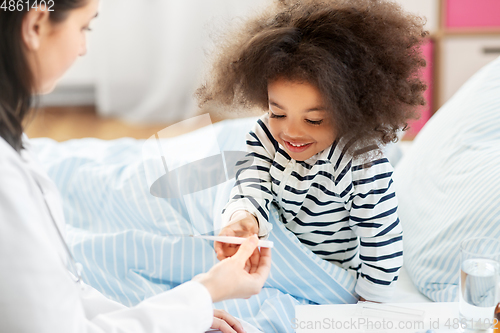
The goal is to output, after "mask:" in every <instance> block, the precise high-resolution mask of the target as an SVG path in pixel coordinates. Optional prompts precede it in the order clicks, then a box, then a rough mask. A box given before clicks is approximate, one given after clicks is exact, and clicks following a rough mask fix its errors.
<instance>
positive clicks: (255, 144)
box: [222, 114, 278, 237]
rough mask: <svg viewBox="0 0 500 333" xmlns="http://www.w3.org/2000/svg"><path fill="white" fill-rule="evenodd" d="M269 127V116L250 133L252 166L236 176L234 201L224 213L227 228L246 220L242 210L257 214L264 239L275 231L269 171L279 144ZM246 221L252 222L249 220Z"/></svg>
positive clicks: (249, 162) (233, 193)
mask: <svg viewBox="0 0 500 333" xmlns="http://www.w3.org/2000/svg"><path fill="white" fill-rule="evenodd" d="M267 124H268V115H267V114H266V115H265V116H263V117H262V118H260V119H259V120H258V121H257V124H256V125H255V127H254V129H253V130H252V131H251V132H250V133H248V134H247V141H246V143H247V150H248V154H247V157H248V158H249V161H248V162H247V163H248V164H249V165H248V166H246V167H244V168H242V169H240V170H239V171H238V172H237V173H236V183H235V185H234V187H233V189H232V191H231V194H230V200H229V202H228V203H227V205H226V206H225V207H224V209H223V211H222V226H223V228H224V227H226V226H228V225H229V224H232V223H233V222H236V223H238V221H241V220H242V219H241V218H240V217H241V213H237V214H235V213H236V212H238V211H246V212H248V213H250V214H251V215H253V216H254V217H255V220H256V222H257V224H258V234H259V236H260V237H265V236H267V235H268V233H269V231H270V230H271V228H272V225H271V224H270V223H269V222H268V220H269V208H270V205H271V203H272V201H273V194H272V190H271V176H270V174H269V170H270V168H271V164H272V162H273V159H274V155H275V152H276V150H277V145H278V143H277V142H276V141H275V140H274V138H273V137H272V135H271V133H270V132H269V130H268V126H267ZM243 220H248V221H247V222H250V220H249V219H243ZM242 227H243V226H242Z"/></svg>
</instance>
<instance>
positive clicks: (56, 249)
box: [0, 0, 271, 333]
mask: <svg viewBox="0 0 500 333" xmlns="http://www.w3.org/2000/svg"><path fill="white" fill-rule="evenodd" d="M98 1H99V0H54V1H45V3H46V6H44V5H43V4H42V3H40V1H38V4H39V5H40V6H39V7H38V8H37V10H35V9H34V8H30V10H29V11H28V10H27V7H26V6H27V4H28V3H29V4H30V6H31V4H32V3H34V2H35V1H34V0H33V1H26V0H23V1H7V2H6V3H7V4H6V6H3V7H2V8H0V332H37V333H42V332H47V333H49V332H50V333H58V332H61V333H70V332H137V333H139V332H148V333H151V332H204V331H205V330H207V329H209V328H210V327H213V328H219V329H221V330H222V331H223V332H243V328H242V326H241V324H240V323H239V322H238V321H236V320H235V319H234V318H233V317H231V316H230V315H228V314H227V313H225V312H222V311H218V310H216V311H215V312H214V310H213V308H212V302H219V301H221V300H225V299H230V298H245V297H250V296H251V295H253V294H256V293H258V292H259V291H260V290H261V288H262V286H263V284H264V282H265V280H266V278H267V276H268V274H269V270H270V266H271V253H270V250H269V249H261V250H260V252H259V250H258V249H257V250H256V243H257V239H256V237H255V236H253V237H251V238H249V239H247V241H246V242H245V243H243V245H242V246H241V247H240V250H239V251H238V252H237V253H236V254H235V255H234V256H233V257H231V258H228V259H226V260H224V261H222V262H220V263H219V264H217V265H215V266H214V267H213V268H212V269H211V270H210V271H209V272H208V273H205V274H201V275H199V276H197V277H195V278H194V279H193V281H190V282H188V283H185V284H183V285H180V286H178V287H177V288H174V289H172V290H170V291H167V292H164V293H162V294H159V295H156V296H153V297H151V298H149V299H147V300H145V301H143V302H142V303H140V304H139V305H137V306H135V307H132V308H128V307H125V306H123V305H121V304H119V303H117V302H114V301H111V300H108V299H106V298H105V297H104V296H103V295H102V294H100V293H98V292H97V291H96V290H94V289H92V288H91V287H89V286H86V285H84V284H83V283H82V282H81V280H80V278H79V276H80V274H79V269H78V266H77V265H75V262H74V260H73V257H72V256H71V253H70V252H69V250H68V248H67V246H66V243H65V242H64V216H63V210H62V207H61V199H60V197H59V194H58V192H57V188H56V186H55V184H54V183H53V182H52V181H51V180H50V179H49V178H48V177H47V175H46V174H45V173H44V172H43V170H42V169H41V168H40V167H39V166H38V164H37V162H36V158H35V157H34V156H33V154H32V153H31V150H30V144H29V141H28V140H27V138H26V136H24V135H23V126H22V123H23V120H24V118H25V116H26V114H27V112H28V110H29V108H30V105H31V100H32V98H31V96H32V95H33V94H41V93H47V92H50V91H51V90H52V89H53V87H54V85H55V83H56V82H57V80H58V79H59V78H60V77H61V76H62V75H63V74H64V72H65V71H66V70H67V69H68V68H69V67H70V66H71V64H72V63H73V62H74V60H75V59H76V58H77V57H78V56H80V55H84V54H85V52H86V41H85V33H86V31H87V30H89V24H90V21H91V20H92V19H93V18H94V17H96V16H97V7H98ZM1 3H2V1H0V4H1ZM10 3H16V6H10ZM52 4H53V6H52V7H51V5H52ZM20 6H23V7H24V8H20ZM49 8H50V9H53V11H49V10H48V9H49ZM249 258H250V259H249Z"/></svg>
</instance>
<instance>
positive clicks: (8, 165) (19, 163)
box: [0, 137, 30, 191]
mask: <svg viewBox="0 0 500 333" xmlns="http://www.w3.org/2000/svg"><path fill="white" fill-rule="evenodd" d="M29 179H30V177H29V172H28V169H27V166H26V163H25V161H24V160H23V158H22V156H21V154H19V153H18V152H17V151H16V150H15V149H14V148H12V146H11V145H10V144H8V143H7V141H5V140H4V139H3V138H2V137H0V188H1V189H0V190H2V191H5V190H15V187H17V186H21V184H20V183H19V182H23V181H24V182H29ZM7 184H9V186H15V187H14V188H5V186H6V185H7Z"/></svg>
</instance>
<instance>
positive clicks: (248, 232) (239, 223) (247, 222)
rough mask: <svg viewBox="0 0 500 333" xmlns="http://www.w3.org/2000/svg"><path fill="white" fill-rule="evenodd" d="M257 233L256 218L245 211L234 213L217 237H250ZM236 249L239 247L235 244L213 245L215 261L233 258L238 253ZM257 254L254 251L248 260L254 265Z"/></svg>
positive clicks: (256, 260)
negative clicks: (215, 255)
mask: <svg viewBox="0 0 500 333" xmlns="http://www.w3.org/2000/svg"><path fill="white" fill-rule="evenodd" d="M258 233H259V223H258V222H257V218H256V217H255V216H253V215H252V214H250V213H249V212H247V211H245V210H239V211H236V212H234V214H233V215H232V216H231V220H230V221H229V224H228V225H227V226H226V227H224V228H223V229H222V230H221V232H220V233H219V236H236V237H250V236H252V235H256V234H258ZM238 248H239V245H237V244H227V243H221V242H215V243H214V249H215V253H217V259H219V260H224V259H226V258H229V257H231V256H233V255H234V254H235V253H236V251H238ZM258 252H259V251H258V250H256V253H254V254H253V255H252V257H250V260H253V263H254V264H255V263H256V262H258V259H257V257H258Z"/></svg>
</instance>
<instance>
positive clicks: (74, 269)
mask: <svg viewBox="0 0 500 333" xmlns="http://www.w3.org/2000/svg"><path fill="white" fill-rule="evenodd" d="M33 178H35V177H33ZM35 183H36V184H37V186H38V188H39V189H40V192H41V193H42V197H43V202H44V203H45V207H47V210H48V211H49V215H50V219H51V220H52V224H54V227H55V228H56V230H57V234H58V235H59V239H60V240H61V242H62V243H63V245H64V249H65V250H66V253H67V254H68V258H69V263H68V265H67V269H68V271H69V273H70V276H71V279H72V280H73V281H74V282H75V283H77V284H79V285H80V286H83V280H82V272H83V266H82V264H80V263H79V262H76V260H75V258H74V257H73V254H71V251H70V250H69V247H68V244H67V243H66V241H65V240H64V237H63V235H62V233H61V230H59V227H58V226H57V223H56V220H55V218H54V215H52V210H51V209H50V206H49V204H48V202H47V199H46V198H45V193H44V191H43V189H42V187H41V186H40V184H39V183H38V181H37V180H36V178H35Z"/></svg>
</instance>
